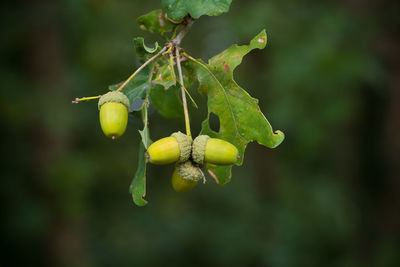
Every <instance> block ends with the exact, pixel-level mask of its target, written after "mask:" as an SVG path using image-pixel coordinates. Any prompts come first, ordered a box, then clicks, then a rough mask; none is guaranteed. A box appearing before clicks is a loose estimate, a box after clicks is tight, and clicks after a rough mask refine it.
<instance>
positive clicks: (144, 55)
mask: <svg viewBox="0 0 400 267" xmlns="http://www.w3.org/2000/svg"><path fill="white" fill-rule="evenodd" d="M133 46H134V47H135V51H136V54H137V56H138V57H139V61H140V62H142V63H144V62H146V60H148V59H149V58H150V57H152V56H154V54H155V53H156V52H158V51H160V50H161V47H160V46H159V45H158V43H157V42H155V43H154V47H153V48H151V47H148V46H147V45H146V44H145V43H144V39H143V37H136V38H134V39H133Z"/></svg>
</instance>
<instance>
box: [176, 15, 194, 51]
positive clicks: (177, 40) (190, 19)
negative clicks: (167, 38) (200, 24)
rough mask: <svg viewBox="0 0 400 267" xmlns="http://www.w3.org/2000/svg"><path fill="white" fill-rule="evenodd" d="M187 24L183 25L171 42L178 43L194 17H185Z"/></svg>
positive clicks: (190, 25)
mask: <svg viewBox="0 0 400 267" xmlns="http://www.w3.org/2000/svg"><path fill="white" fill-rule="evenodd" d="M186 21H187V24H186V25H185V27H184V28H183V29H182V30H181V31H180V32H179V33H178V35H177V36H176V37H175V38H174V39H173V40H172V43H173V44H174V45H175V46H177V45H180V43H181V41H182V39H183V37H185V35H186V34H187V33H188V31H189V29H190V27H192V24H193V22H194V19H193V18H191V17H188V18H187V19H186Z"/></svg>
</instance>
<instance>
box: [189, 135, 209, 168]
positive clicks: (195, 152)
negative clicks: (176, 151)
mask: <svg viewBox="0 0 400 267" xmlns="http://www.w3.org/2000/svg"><path fill="white" fill-rule="evenodd" d="M208 139H210V137H209V136H208V135H199V136H197V137H196V138H195V139H194V141H193V145H192V147H193V149H192V158H193V161H194V162H196V163H198V164H201V165H203V164H204V155H205V153H206V145H207V141H208Z"/></svg>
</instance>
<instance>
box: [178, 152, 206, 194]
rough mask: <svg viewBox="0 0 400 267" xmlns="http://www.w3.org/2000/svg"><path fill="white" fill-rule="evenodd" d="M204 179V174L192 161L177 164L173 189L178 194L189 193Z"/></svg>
mask: <svg viewBox="0 0 400 267" xmlns="http://www.w3.org/2000/svg"><path fill="white" fill-rule="evenodd" d="M203 177H204V174H203V172H202V171H201V170H200V168H199V167H198V166H196V165H195V164H193V163H192V162H191V161H190V160H188V161H186V162H183V163H178V164H176V167H175V170H174V172H173V174H172V180H171V182H172V187H173V188H174V190H175V191H176V192H187V191H189V190H191V189H192V188H193V187H194V186H195V185H196V184H197V182H198V181H199V180H200V179H202V178H203Z"/></svg>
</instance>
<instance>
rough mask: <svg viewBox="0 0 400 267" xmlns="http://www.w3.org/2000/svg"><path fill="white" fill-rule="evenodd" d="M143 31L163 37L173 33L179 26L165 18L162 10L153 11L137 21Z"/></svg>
mask: <svg viewBox="0 0 400 267" xmlns="http://www.w3.org/2000/svg"><path fill="white" fill-rule="evenodd" d="M137 22H138V23H139V25H140V28H141V29H142V30H146V31H149V32H152V33H157V34H159V35H161V36H163V35H164V34H165V33H168V32H173V31H174V30H175V28H176V27H177V26H178V25H177V24H174V23H172V22H171V21H169V20H167V19H166V18H165V13H163V11H162V10H161V9H157V10H153V11H151V12H149V13H147V14H145V15H143V16H140V17H139V18H138V19H137Z"/></svg>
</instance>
